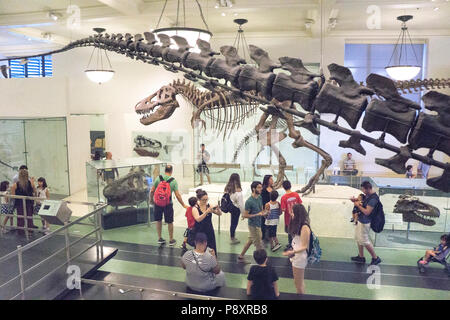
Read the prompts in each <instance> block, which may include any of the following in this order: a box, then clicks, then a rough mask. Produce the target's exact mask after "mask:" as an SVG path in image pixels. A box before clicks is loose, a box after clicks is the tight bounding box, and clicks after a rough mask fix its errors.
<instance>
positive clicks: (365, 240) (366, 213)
mask: <svg viewBox="0 0 450 320" xmlns="http://www.w3.org/2000/svg"><path fill="white" fill-rule="evenodd" d="M361 191H362V192H363V193H364V194H365V196H366V198H365V200H364V202H363V203H361V202H359V201H358V199H357V198H355V197H352V198H351V199H350V200H351V201H352V202H353V203H354V204H355V207H356V208H357V209H358V211H359V213H358V223H357V224H356V229H355V239H356V243H357V244H358V250H359V254H358V255H357V256H356V257H352V261H355V262H358V263H366V258H364V248H366V249H367V251H368V252H369V253H370V255H371V256H372V262H371V263H370V265H377V264H379V263H380V262H381V259H380V257H378V256H377V255H376V253H375V250H374V248H373V245H372V243H371V242H370V239H369V232H370V221H371V217H370V214H371V213H372V211H373V209H374V208H375V207H376V206H377V204H378V202H380V198H378V195H377V194H376V192H375V190H373V189H372V184H371V183H370V182H369V181H364V182H363V183H361Z"/></svg>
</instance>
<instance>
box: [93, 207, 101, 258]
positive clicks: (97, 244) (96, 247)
mask: <svg viewBox="0 0 450 320" xmlns="http://www.w3.org/2000/svg"><path fill="white" fill-rule="evenodd" d="M94 210H96V207H94ZM94 229H95V230H96V231H95V243H96V245H95V249H96V252H97V259H98V258H99V256H100V246H99V242H98V239H99V233H100V231H99V230H97V229H98V221H97V213H96V214H95V215H94Z"/></svg>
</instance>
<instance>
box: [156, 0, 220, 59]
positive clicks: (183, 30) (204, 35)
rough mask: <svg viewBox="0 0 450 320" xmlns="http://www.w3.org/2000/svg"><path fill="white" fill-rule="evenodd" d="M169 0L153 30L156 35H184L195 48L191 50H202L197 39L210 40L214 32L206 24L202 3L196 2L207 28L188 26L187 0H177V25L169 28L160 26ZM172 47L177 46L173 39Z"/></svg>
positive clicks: (196, 0) (165, 3)
mask: <svg viewBox="0 0 450 320" xmlns="http://www.w3.org/2000/svg"><path fill="white" fill-rule="evenodd" d="M167 1H168V0H166V1H165V2H164V6H163V9H162V11H161V15H160V17H159V20H158V23H157V25H156V28H155V30H153V31H152V32H153V33H155V34H156V35H158V34H166V35H167V36H169V37H172V36H175V35H177V36H180V37H183V38H185V39H186V41H187V42H188V43H189V45H190V46H191V47H192V48H193V49H191V51H193V52H200V49H198V47H197V40H198V39H201V40H205V41H208V42H209V40H210V39H211V37H212V33H211V32H210V31H209V28H208V25H207V24H206V21H205V17H204V16H203V10H202V7H201V5H200V3H199V2H198V0H195V2H196V3H197V6H198V10H199V12H200V17H201V18H202V21H203V24H204V25H205V27H206V30H205V29H198V28H190V27H186V6H185V2H186V1H185V0H177V2H178V4H177V20H176V22H175V26H172V27H168V28H159V24H160V22H161V19H162V17H163V15H164V11H165V9H166V5H167ZM180 2H181V4H182V6H183V26H181V25H180V24H181V19H180ZM171 48H174V49H176V48H177V45H176V44H175V42H174V41H173V40H172V45H171Z"/></svg>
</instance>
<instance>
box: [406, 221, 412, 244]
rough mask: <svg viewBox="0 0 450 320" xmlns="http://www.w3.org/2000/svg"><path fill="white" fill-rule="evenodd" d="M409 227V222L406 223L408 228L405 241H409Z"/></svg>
mask: <svg viewBox="0 0 450 320" xmlns="http://www.w3.org/2000/svg"><path fill="white" fill-rule="evenodd" d="M410 226H411V222H408V226H407V228H406V240H409V228H410Z"/></svg>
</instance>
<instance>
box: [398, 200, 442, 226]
mask: <svg viewBox="0 0 450 320" xmlns="http://www.w3.org/2000/svg"><path fill="white" fill-rule="evenodd" d="M398 198H399V199H398V201H397V203H396V204H395V206H394V213H400V214H401V215H402V216H403V221H404V222H414V223H419V224H423V225H425V226H434V225H435V224H436V221H434V220H433V218H439V216H440V215H441V214H440V212H439V209H438V208H436V207H435V206H432V205H431V204H428V203H425V202H422V201H420V200H419V198H416V197H413V196H410V195H400V196H399V197H398Z"/></svg>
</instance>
